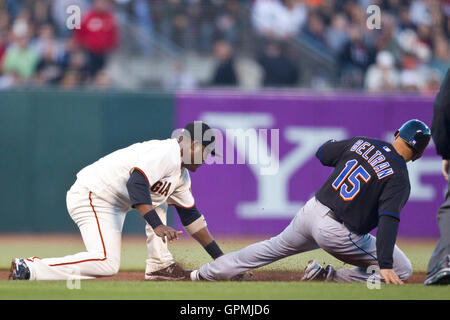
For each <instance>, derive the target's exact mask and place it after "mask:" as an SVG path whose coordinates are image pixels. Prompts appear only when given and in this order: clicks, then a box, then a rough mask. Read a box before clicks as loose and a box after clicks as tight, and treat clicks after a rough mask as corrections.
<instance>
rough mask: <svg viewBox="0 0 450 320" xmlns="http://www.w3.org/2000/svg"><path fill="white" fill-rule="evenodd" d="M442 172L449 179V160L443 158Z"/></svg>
mask: <svg viewBox="0 0 450 320" xmlns="http://www.w3.org/2000/svg"><path fill="white" fill-rule="evenodd" d="M442 174H443V175H444V178H445V180H448V160H442Z"/></svg>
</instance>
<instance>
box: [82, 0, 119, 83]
mask: <svg viewBox="0 0 450 320" xmlns="http://www.w3.org/2000/svg"><path fill="white" fill-rule="evenodd" d="M75 39H76V41H77V42H78V44H79V45H80V46H81V47H82V48H84V49H86V51H87V52H88V55H89V71H90V73H91V74H92V75H95V74H96V73H97V71H98V70H100V69H102V68H103V67H104V66H105V63H106V58H107V56H108V54H109V53H111V52H112V51H113V50H114V49H115V48H116V47H117V45H118V26H117V23H116V19H115V17H114V14H113V12H112V8H111V1H110V0H94V2H93V6H92V9H91V11H89V12H88V13H87V14H86V16H85V17H84V18H83V21H82V23H81V29H76V30H75Z"/></svg>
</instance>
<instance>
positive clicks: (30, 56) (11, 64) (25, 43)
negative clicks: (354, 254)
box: [3, 20, 38, 82]
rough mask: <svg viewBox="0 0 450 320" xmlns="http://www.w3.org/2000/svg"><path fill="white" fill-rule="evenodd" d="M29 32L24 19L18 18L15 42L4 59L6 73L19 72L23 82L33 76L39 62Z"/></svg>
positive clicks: (15, 25)
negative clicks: (30, 42)
mask: <svg viewBox="0 0 450 320" xmlns="http://www.w3.org/2000/svg"><path fill="white" fill-rule="evenodd" d="M29 32H30V30H29V28H28V25H27V23H26V22H25V21H24V20H16V22H15V23H14V26H13V30H12V34H13V38H14V43H13V44H12V45H11V46H10V47H9V48H8V49H7V51H6V53H5V57H4V59H3V72H4V74H8V73H12V74H17V75H19V77H20V79H21V81H23V82H27V81H28V80H29V79H30V78H31V77H32V76H33V74H34V72H35V69H36V65H37V62H38V56H37V54H36V53H35V52H34V51H33V50H32V49H31V48H30V46H29Z"/></svg>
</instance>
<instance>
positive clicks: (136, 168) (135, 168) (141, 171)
mask: <svg viewBox="0 0 450 320" xmlns="http://www.w3.org/2000/svg"><path fill="white" fill-rule="evenodd" d="M134 170H137V171H139V172H140V173H142V175H143V176H144V177H145V180H147V183H148V185H149V186H151V185H150V181H149V180H148V178H147V175H146V174H145V173H144V171H143V170H141V169H139V168H138V167H134V168H132V169H131V171H130V174H131V173H133V171H134Z"/></svg>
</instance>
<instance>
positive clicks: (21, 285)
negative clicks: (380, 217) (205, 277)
mask: <svg viewBox="0 0 450 320" xmlns="http://www.w3.org/2000/svg"><path fill="white" fill-rule="evenodd" d="M449 295H450V289H449V287H448V286H447V287H437V288H436V287H433V288H430V287H425V286H423V285H418V284H407V285H403V286H402V287H399V286H385V285H383V286H381V289H380V290H375V289H374V290H369V289H367V287H366V285H365V284H341V283H308V282H245V283H239V282H217V283H210V282H208V283H203V282H202V283H192V282H126V281H82V282H81V289H80V290H75V289H73V290H69V289H67V287H66V283H65V282H64V281H40V282H18V281H16V282H12V281H10V282H7V280H3V281H0V299H133V300H135V299H139V300H140V299H163V300H165V299H170V300H197V299H201V300H205V299H206V300H209V299H220V300H222V299H224V300H240V299H242V300H244V299H245V300H260V299H261V300H298V299H389V300H392V299H408V300H409V299H446V300H448V299H449Z"/></svg>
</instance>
